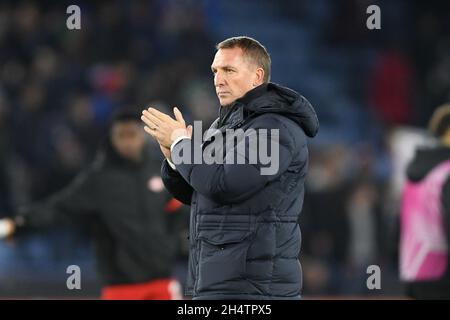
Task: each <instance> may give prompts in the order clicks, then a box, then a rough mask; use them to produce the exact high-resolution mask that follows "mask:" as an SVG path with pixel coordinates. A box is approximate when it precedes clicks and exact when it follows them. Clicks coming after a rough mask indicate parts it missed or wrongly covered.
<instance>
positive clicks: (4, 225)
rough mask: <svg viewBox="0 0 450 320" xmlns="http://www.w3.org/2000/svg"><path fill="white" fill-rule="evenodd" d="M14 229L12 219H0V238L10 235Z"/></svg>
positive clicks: (14, 225)
mask: <svg viewBox="0 0 450 320" xmlns="http://www.w3.org/2000/svg"><path fill="white" fill-rule="evenodd" d="M15 230H16V224H15V223H14V220H12V219H9V218H5V219H0V239H4V238H9V237H11V236H12V235H13V234H14V232H15Z"/></svg>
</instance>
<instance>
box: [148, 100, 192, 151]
mask: <svg viewBox="0 0 450 320" xmlns="http://www.w3.org/2000/svg"><path fill="white" fill-rule="evenodd" d="M173 112H174V114H175V119H173V118H171V117H170V116H168V115H167V114H165V113H162V112H160V111H158V110H156V109H154V108H148V110H144V111H142V117H141V120H142V121H143V122H144V123H145V124H146V126H145V127H144V130H145V131H146V132H147V133H148V134H150V135H151V136H152V137H153V138H155V139H156V140H157V141H158V143H159V144H160V145H161V147H165V148H168V149H170V146H171V145H172V143H173V142H174V141H175V140H176V139H177V138H178V137H181V136H188V137H190V136H191V134H190V133H189V131H190V132H191V133H192V129H191V130H188V128H187V127H186V122H185V121H184V119H183V115H182V114H181V112H180V110H178V108H176V107H175V108H173ZM161 150H163V149H162V148H161ZM169 151H170V150H169ZM163 153H164V155H166V153H165V150H164V151H163ZM169 153H170V152H169ZM166 157H167V156H166Z"/></svg>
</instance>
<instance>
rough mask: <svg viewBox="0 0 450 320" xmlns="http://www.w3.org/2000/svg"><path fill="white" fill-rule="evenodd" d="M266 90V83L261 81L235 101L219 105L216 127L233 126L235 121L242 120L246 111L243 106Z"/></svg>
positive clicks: (246, 113) (245, 115) (246, 114)
mask: <svg viewBox="0 0 450 320" xmlns="http://www.w3.org/2000/svg"><path fill="white" fill-rule="evenodd" d="M266 92H267V83H263V84H261V85H259V86H257V87H256V88H253V89H252V90H250V91H248V92H247V93H246V94H245V95H244V96H243V97H241V98H239V99H237V100H236V101H235V102H233V103H232V104H230V105H228V106H221V107H220V109H219V119H218V123H217V126H218V127H223V126H225V127H227V128H230V127H233V126H234V125H236V124H237V123H239V122H241V121H243V120H244V119H245V118H246V117H247V116H248V112H247V110H245V106H246V105H248V104H250V103H251V102H252V101H253V100H255V99H256V98H259V97H260V96H262V95H263V94H264V93H266Z"/></svg>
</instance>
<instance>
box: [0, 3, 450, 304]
mask: <svg viewBox="0 0 450 320" xmlns="http://www.w3.org/2000/svg"><path fill="white" fill-rule="evenodd" d="M71 4H74V3H73V2H68V1H58V2H55V1H47V0H41V1H34V0H25V1H22V0H2V1H1V2H0V163H1V167H0V218H1V217H6V216H8V215H9V214H11V213H12V212H13V211H12V208H18V207H20V206H22V205H25V204H29V203H34V202H36V201H39V200H42V199H45V198H46V197H48V196H49V195H51V194H53V193H54V192H56V191H58V190H60V189H61V188H63V187H64V186H66V185H67V184H68V183H69V182H70V181H71V180H72V179H73V178H74V176H75V175H77V174H78V172H79V171H80V170H82V169H83V168H85V167H86V166H87V165H88V164H89V163H91V162H92V160H93V158H94V157H95V153H96V150H97V148H98V146H99V144H100V143H101V138H102V137H103V136H104V135H105V134H106V133H107V130H108V127H107V124H108V121H109V119H110V118H111V115H112V114H113V113H114V111H115V110H117V109H118V108H119V107H120V106H123V105H128V104H129V105H135V106H141V107H142V109H143V108H144V107H145V106H147V105H152V106H155V107H156V108H157V109H159V110H161V106H166V107H167V106H182V108H180V110H181V112H182V113H183V115H184V116H185V119H186V121H187V122H192V120H193V119H202V120H203V121H205V123H204V125H203V127H204V128H208V127H209V125H210V123H211V122H212V120H214V119H215V118H216V117H217V116H218V115H217V113H216V112H214V110H218V109H219V105H217V109H215V108H214V107H213V104H214V103H217V102H216V99H215V91H214V86H213V85H212V84H211V73H210V72H209V71H208V70H209V66H210V62H211V61H212V58H213V55H214V52H213V50H211V48H213V47H214V44H215V43H217V42H218V41H219V40H221V39H224V38H228V37H230V36H233V35H235V34H245V35H248V36H250V37H253V38H256V39H259V40H260V41H261V42H262V43H264V44H265V45H266V47H267V49H268V50H269V52H271V53H272V66H273V73H272V81H273V82H276V83H283V84H286V86H289V87H291V88H293V89H294V90H296V91H298V92H302V94H304V95H305V96H307V97H308V99H309V100H310V101H311V103H312V104H313V105H314V106H315V108H316V112H317V114H318V117H319V118H320V119H321V131H320V133H319V134H318V135H317V137H316V138H315V139H313V140H311V141H308V143H309V145H310V146H311V148H310V160H311V161H310V166H311V168H310V174H309V175H308V179H307V181H306V184H307V185H306V191H305V192H306V194H305V206H304V211H303V212H302V215H301V217H300V220H302V221H301V224H302V226H304V227H303V230H302V232H303V252H301V255H302V257H303V260H304V265H303V267H304V270H303V271H304V275H305V281H304V292H303V296H304V297H306V298H308V297H322V296H328V297H341V296H354V295H357V296H368V295H370V296H374V295H375V296H381V297H390V296H396V297H399V296H400V297H402V296H404V295H405V293H406V291H405V287H404V285H403V283H402V282H401V281H400V279H399V275H398V267H399V266H398V243H399V223H398V222H399V216H400V211H401V191H402V189H403V185H404V181H405V179H406V177H405V176H406V170H405V165H406V162H407V161H409V160H410V159H411V157H412V155H413V154H412V151H411V150H413V147H414V146H415V145H416V144H417V143H419V142H420V143H422V142H423V143H428V142H425V141H427V140H426V139H424V138H423V137H422V136H423V132H422V131H424V129H425V128H426V127H427V123H428V121H429V119H430V116H431V114H432V113H433V112H434V110H435V109H436V107H437V106H439V105H441V104H444V103H445V102H448V101H450V77H449V75H450V71H449V70H450V63H449V61H450V50H449V44H450V32H449V27H448V26H449V25H448V21H450V2H448V1H441V0H428V1H410V0H397V1H388V0H379V1H377V3H376V4H377V5H378V6H379V7H380V10H381V29H380V30H369V29H367V27H366V20H367V18H368V17H369V15H368V14H367V13H366V9H367V7H368V6H369V5H371V4H374V3H372V2H368V1H366V0H339V1H336V0H316V1H305V0H284V1H283V4H282V5H280V3H279V2H276V1H273V0H246V1H241V0H214V1H211V0H205V1H193V0H186V1H179V0H136V1H119V0H112V1H111V0H108V1H105V0H99V1H91V2H87V1H84V2H78V3H77V4H78V5H79V6H80V10H81V29H80V30H68V29H67V28H66V19H67V17H68V15H67V14H66V9H67V6H69V5H71ZM250 17H251V23H249V21H250V20H249V18H250ZM211 111H213V112H212V113H211ZM158 154H159V150H158ZM322 196H323V197H324V198H322ZM321 199H326V201H325V200H322V201H321ZM358 227H362V228H363V229H364V230H369V231H368V232H367V233H363V232H361V231H358ZM75 230H76V231H75ZM184 237H186V235H184ZM88 239H90V238H89V237H88V236H87V234H86V233H85V232H84V231H83V230H82V229H81V230H78V229H77V228H76V227H75V226H71V227H70V229H69V228H64V227H62V226H61V227H58V228H57V229H55V230H49V231H48V232H45V233H26V234H25V233H24V234H23V235H22V236H21V237H16V238H15V239H13V241H0V296H1V297H17V296H20V297H36V296H39V297H62V296H69V297H94V296H97V295H98V293H99V291H100V288H99V287H100V285H99V283H98V282H99V281H98V278H97V276H96V272H95V269H94V267H93V263H92V262H93V261H94V257H93V256H92V255H91V254H90V252H91V250H90V246H91V243H90V242H89V240H88ZM355 241H362V242H361V244H358V243H355ZM364 248H368V251H367V252H368V253H367V254H366V253H364V254H361V255H360V253H359V252H361V251H365V249H364ZM182 251H183V252H182V253H181V254H180V255H179V257H178V259H177V260H178V262H177V263H176V264H175V268H176V270H177V274H179V275H180V279H181V280H182V278H183V274H185V267H186V262H185V257H186V251H187V248H186V243H183V249H182ZM359 256H360V257H359ZM369 263H370V264H376V265H379V266H380V268H381V272H382V286H381V289H380V290H369V289H368V288H367V287H366V279H367V276H368V275H367V273H366V272H365V271H366V268H367V264H369ZM71 264H76V265H79V266H80V267H81V268H82V270H83V290H81V291H80V292H78V291H76V290H72V291H68V290H67V289H66V288H65V285H64V284H65V281H66V278H67V274H66V273H65V270H66V268H67V266H68V265H71Z"/></svg>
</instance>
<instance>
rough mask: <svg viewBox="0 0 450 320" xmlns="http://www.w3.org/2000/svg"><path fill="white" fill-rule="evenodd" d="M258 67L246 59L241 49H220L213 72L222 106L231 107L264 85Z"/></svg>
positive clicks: (214, 62) (213, 64)
mask: <svg viewBox="0 0 450 320" xmlns="http://www.w3.org/2000/svg"><path fill="white" fill-rule="evenodd" d="M257 69H258V68H257V67H256V65H254V64H253V63H251V62H249V61H248V59H246V58H245V56H244V52H243V51H242V49H241V48H237V47H235V48H231V49H219V50H218V51H217V52H216V55H215V57H214V61H213V63H212V65H211V70H212V72H213V73H214V86H215V87H216V94H217V97H218V98H219V102H220V105H221V106H226V105H230V104H231V103H233V102H234V101H235V100H236V99H239V98H241V97H242V96H244V95H245V94H246V93H247V92H248V91H250V90H251V89H253V88H254V87H255V86H257V85H259V84H261V83H262V81H261V79H260V76H259V77H258V72H260V71H261V68H259V69H260V70H259V71H258V72H257Z"/></svg>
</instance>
